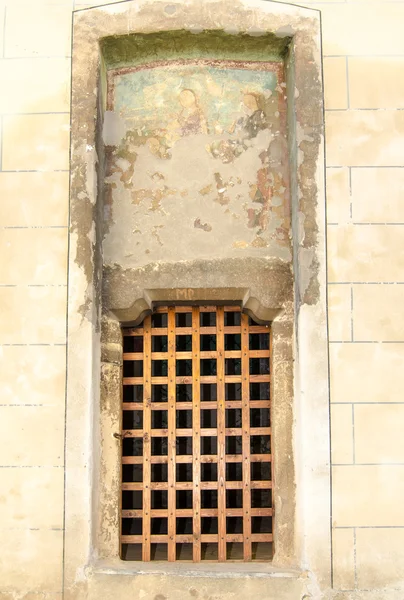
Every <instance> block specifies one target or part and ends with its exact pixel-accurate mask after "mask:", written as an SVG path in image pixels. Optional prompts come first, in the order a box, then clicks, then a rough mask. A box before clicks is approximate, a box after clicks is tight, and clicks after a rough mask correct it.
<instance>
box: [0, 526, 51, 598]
mask: <svg viewBox="0 0 404 600" xmlns="http://www.w3.org/2000/svg"><path fill="white" fill-rule="evenodd" d="M62 566H63V531H47V530H44V529H40V530H39V531H38V530H36V531H35V530H31V529H22V530H21V531H18V534H17V532H16V531H15V530H3V531H2V532H1V551H0V581H1V585H2V588H3V589H4V590H7V589H9V590H12V591H13V592H14V593H15V595H17V593H18V592H25V593H28V592H30V593H32V595H34V592H41V591H47V592H53V593H57V592H60V591H61V587H62ZM23 597H24V596H23ZM27 597H28V598H29V596H28V595H27ZM39 598H41V596H39ZM38 600H39V599H38Z"/></svg>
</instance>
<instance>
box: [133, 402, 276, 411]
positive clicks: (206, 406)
mask: <svg viewBox="0 0 404 600" xmlns="http://www.w3.org/2000/svg"><path fill="white" fill-rule="evenodd" d="M241 403H242V401H241V400H226V402H225V407H226V408H241ZM143 406H144V405H143V402H124V403H123V404H122V410H143ZM249 406H250V408H270V403H269V400H251V401H250V403H249ZM216 407H217V402H216V400H209V401H206V402H201V410H212V409H213V410H214V409H216ZM175 408H176V410H192V408H193V404H192V402H177V403H176V405H175ZM151 409H152V410H167V409H168V402H152V403H151Z"/></svg>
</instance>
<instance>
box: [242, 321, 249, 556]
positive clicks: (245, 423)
mask: <svg viewBox="0 0 404 600" xmlns="http://www.w3.org/2000/svg"><path fill="white" fill-rule="evenodd" d="M248 328H249V326H248V315H246V314H242V315H241V373H242V382H241V398H242V409H241V414H242V455H243V542H244V546H243V553H244V560H245V561H250V560H251V559H252V552H251V471H250V470H251V464H250V348H249V332H248Z"/></svg>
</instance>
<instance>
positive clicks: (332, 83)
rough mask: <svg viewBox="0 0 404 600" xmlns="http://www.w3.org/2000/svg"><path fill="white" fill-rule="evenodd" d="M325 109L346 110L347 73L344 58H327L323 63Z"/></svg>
mask: <svg viewBox="0 0 404 600" xmlns="http://www.w3.org/2000/svg"><path fill="white" fill-rule="evenodd" d="M323 69H324V101H325V108H326V109H330V108H334V109H335V108H347V107H348V93H347V73H346V58H345V56H342V57H340V56H337V57H328V58H324V61H323Z"/></svg>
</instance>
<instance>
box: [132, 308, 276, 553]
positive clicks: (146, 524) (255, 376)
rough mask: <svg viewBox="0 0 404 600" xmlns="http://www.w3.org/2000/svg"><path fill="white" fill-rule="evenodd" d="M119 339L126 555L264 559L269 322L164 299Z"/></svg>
mask: <svg viewBox="0 0 404 600" xmlns="http://www.w3.org/2000/svg"><path fill="white" fill-rule="evenodd" d="M123 342H124V354H123V405H122V408H123V413H122V423H123V425H122V438H123V440H122V450H123V451H122V510H121V517H122V519H121V545H122V548H121V556H122V558H123V559H124V560H143V561H150V560H168V561H175V560H193V561H194V562H199V561H201V560H208V561H209V560H210V561H225V560H232V561H233V560H241V561H243V560H244V561H250V560H268V559H271V558H272V541H273V536H272V517H273V509H272V468H271V467H272V457H271V423H270V362H271V361H270V359H271V346H272V344H271V340H270V328H269V326H261V325H258V324H257V323H255V322H254V321H252V320H251V318H249V317H248V316H247V315H245V314H243V313H241V311H240V308H239V307H235V306H227V307H220V306H201V307H199V306H176V307H174V306H169V307H161V308H158V309H157V310H156V311H155V313H153V315H151V316H148V317H146V318H145V320H144V322H143V324H142V326H140V327H137V328H130V329H128V328H125V329H123Z"/></svg>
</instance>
